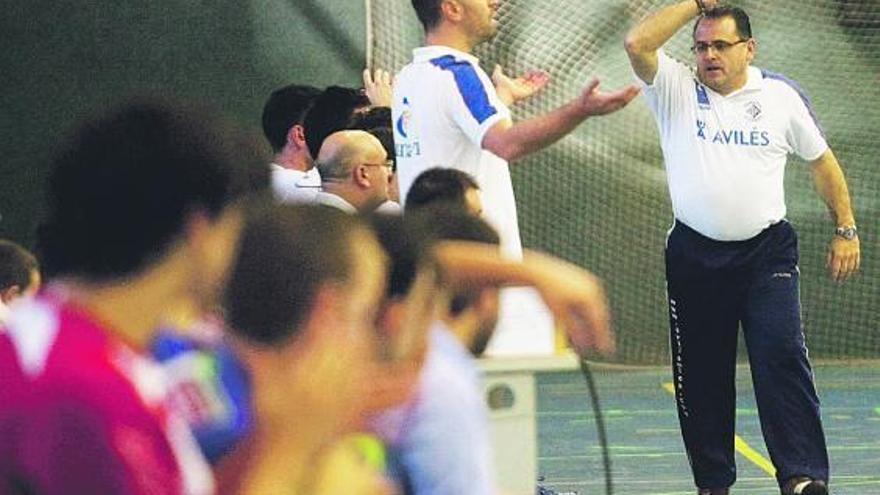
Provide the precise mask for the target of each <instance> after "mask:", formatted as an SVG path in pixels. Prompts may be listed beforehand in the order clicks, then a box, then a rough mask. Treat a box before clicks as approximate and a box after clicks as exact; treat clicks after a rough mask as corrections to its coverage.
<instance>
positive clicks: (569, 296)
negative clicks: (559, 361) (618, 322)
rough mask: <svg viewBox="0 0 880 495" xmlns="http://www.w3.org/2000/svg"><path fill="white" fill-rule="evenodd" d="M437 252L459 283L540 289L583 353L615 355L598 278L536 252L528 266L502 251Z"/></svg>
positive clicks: (465, 246)
mask: <svg viewBox="0 0 880 495" xmlns="http://www.w3.org/2000/svg"><path fill="white" fill-rule="evenodd" d="M435 252H436V255H437V258H438V259H439V260H440V263H441V265H442V266H443V267H444V269H445V270H446V271H447V273H448V275H449V276H450V277H451V278H452V280H453V281H454V282H457V283H469V284H480V285H524V286H525V285H527V286H534V287H535V289H537V290H538V292H539V293H540V294H541V297H542V298H543V299H544V302H545V303H546V304H547V307H548V308H550V310H551V311H552V312H553V315H554V316H555V317H556V318H557V320H558V321H559V322H560V323H562V324H563V325H564V327H565V329H566V332H567V333H568V335H569V338H570V339H571V342H572V344H573V345H574V346H575V347H576V349H577V350H578V351H579V352H582V351H584V350H586V349H588V348H589V349H596V350H599V351H601V352H604V353H606V354H610V353H612V352H614V336H613V335H612V333H611V329H610V324H609V312H608V301H607V299H606V298H605V291H604V289H603V288H602V283H601V281H600V280H599V279H598V278H597V277H595V276H594V275H593V274H592V273H590V272H588V271H586V270H584V269H583V268H580V267H578V266H576V265H573V264H571V263H568V262H566V261H563V260H561V259H559V258H554V257H552V256H549V255H546V254H542V253H537V252H533V251H530V252H526V254H525V257H524V259H523V261H515V260H510V259H506V258H504V257H502V256H501V255H500V254H499V252H498V246H491V245H487V244H480V243H474V242H463V241H444V242H441V243H439V244H438V245H437V247H436V248H435Z"/></svg>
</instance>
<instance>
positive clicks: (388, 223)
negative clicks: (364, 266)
mask: <svg viewBox="0 0 880 495" xmlns="http://www.w3.org/2000/svg"><path fill="white" fill-rule="evenodd" d="M368 221H369V223H370V226H371V227H372V228H373V232H375V233H376V237H378V238H379V244H381V245H382V248H383V249H385V253H386V254H387V255H388V258H389V260H390V265H389V268H388V279H387V281H386V284H385V296H386V297H387V298H388V299H392V298H395V297H403V296H406V294H407V293H408V292H409V289H410V287H412V284H413V282H414V281H415V278H416V274H417V273H418V271H419V269H420V268H424V267H430V268H432V269H436V261H435V260H434V257H433V255H432V253H431V250H430V245H431V240H430V238H429V236H428V235H426V232H425V230H424V227H425V226H424V224H423V223H422V222H421V219H415V218H409V217H407V218H405V217H402V216H400V215H388V214H382V213H374V214H372V215H370V216H369V217H368Z"/></svg>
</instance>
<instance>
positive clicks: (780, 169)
mask: <svg viewBox="0 0 880 495" xmlns="http://www.w3.org/2000/svg"><path fill="white" fill-rule="evenodd" d="M642 84H643V86H644V91H643V94H644V95H645V99H646V100H647V102H648V105H649V106H650V108H651V111H652V112H653V113H654V116H655V118H656V120H657V126H658V129H659V132H660V143H661V147H662V148H663V158H664V161H665V163H666V173H667V179H668V181H669V193H670V197H671V198H672V208H673V211H674V213H675V217H676V218H677V219H679V220H681V221H682V222H684V223H685V224H686V225H688V226H690V227H691V228H693V229H695V230H697V231H698V232H700V233H701V234H703V235H705V236H707V237H710V238H712V239H716V240H720V241H736V240H744V239H749V238H751V237H754V236H755V235H757V234H758V233H759V232H761V231H762V230H764V229H765V228H767V227H768V226H770V225H772V224H774V223H776V222H779V221H780V220H782V219H783V218H785V214H786V207H785V191H784V187H783V179H784V173H785V164H786V162H787V159H788V155H789V154H792V153H794V154H797V155H798V156H800V157H801V158H803V159H804V160H807V161H812V160H815V159H817V158H819V157H820V156H821V155H822V154H823V153H824V152H825V151H826V150H827V149H828V144H827V143H826V141H825V138H824V136H823V133H822V130H821V128H820V127H819V124H818V122H817V121H816V119H815V115H814V114H813V112H812V109H811V107H810V104H809V100H808V99H807V98H806V96H805V95H804V93H803V91H801V89H800V88H799V87H798V86H797V85H796V84H794V82H793V81H791V80H788V79H786V78H784V77H782V76H779V75H777V74H772V73H770V72H767V71H762V70H760V69H757V68H755V67H749V68H748V81H747V82H746V84H745V86H743V87H742V88H740V89H739V90H737V91H734V92H733V93H730V94H728V95H721V94H719V93H716V92H715V91H713V90H712V89H711V88H708V87H707V86H705V85H703V84H702V83H700V81H699V80H698V79H697V76H696V75H695V74H694V73H693V71H692V70H691V69H690V68H689V67H687V66H686V65H684V64H682V63H680V62H678V61H676V60H673V59H672V58H670V57H669V56H668V55H666V54H665V53H663V52H662V51H660V52H658V69H657V74H656V76H654V81H653V82H652V84H648V85H645V84H644V83H642Z"/></svg>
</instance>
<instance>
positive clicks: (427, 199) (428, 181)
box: [404, 167, 480, 212]
mask: <svg viewBox="0 0 880 495" xmlns="http://www.w3.org/2000/svg"><path fill="white" fill-rule="evenodd" d="M470 189H477V190H479V189H480V186H479V185H478V184H477V181H476V180H475V179H474V178H473V176H471V175H470V174H468V173H467V172H462V171H461V170H458V169H454V168H442V167H434V168H429V169H428V170H425V171H424V172H422V173H421V174H419V176H418V177H416V180H415V181H414V182H413V184H412V186H411V187H410V189H409V192H407V193H406V201H404V205H405V209H406V211H407V212H410V211H414V210H417V209H420V208H424V207H425V206H428V205H434V204H447V205H453V206H458V207H461V208H464V207H465V193H466V192H467V191H468V190H470Z"/></svg>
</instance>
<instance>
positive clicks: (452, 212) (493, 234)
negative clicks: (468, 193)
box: [417, 205, 501, 316]
mask: <svg viewBox="0 0 880 495" xmlns="http://www.w3.org/2000/svg"><path fill="white" fill-rule="evenodd" d="M417 215H418V216H419V217H420V222H421V223H422V224H423V225H425V231H426V234H427V235H428V236H430V238H431V240H432V241H433V242H437V241H470V242H479V243H482V244H491V245H494V246H500V244H501V238H500V236H499V235H498V231H496V230H495V229H494V228H493V227H492V226H491V225H489V224H488V223H487V222H486V221H485V220H483V219H482V218H479V217H477V216H475V215H472V214H470V213H468V212H467V210H465V209H464V208H462V207H455V206H450V205H433V206H429V207H427V208H423V209H421V210H419V211H418V213H417ZM478 295H479V289H475V288H473V287H465V288H459V289H456V290H455V291H454V292H453V294H452V299H451V300H450V303H449V312H450V313H451V314H452V315H453V316H455V315H458V314H460V313H461V312H462V311H464V310H465V309H467V308H469V307H470V306H471V305H472V304H473V303H474V301H475V300H476V298H477V296H478Z"/></svg>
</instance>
